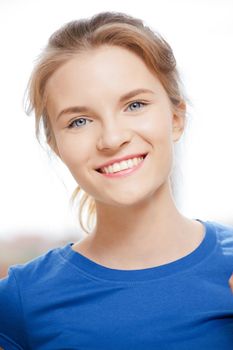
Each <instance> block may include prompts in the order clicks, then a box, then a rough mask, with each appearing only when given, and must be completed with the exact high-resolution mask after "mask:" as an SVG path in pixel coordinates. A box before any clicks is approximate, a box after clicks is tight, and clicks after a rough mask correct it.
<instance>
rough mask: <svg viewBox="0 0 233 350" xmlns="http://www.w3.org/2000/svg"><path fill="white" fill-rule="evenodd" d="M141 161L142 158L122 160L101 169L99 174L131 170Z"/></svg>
mask: <svg viewBox="0 0 233 350" xmlns="http://www.w3.org/2000/svg"><path fill="white" fill-rule="evenodd" d="M142 160H143V157H138V158H133V159H128V160H123V161H122V162H120V163H114V164H112V165H110V166H108V167H104V168H101V169H100V170H101V172H102V173H105V174H113V173H116V172H118V171H121V170H125V169H129V168H133V167H134V166H136V165H138V164H139V163H140V162H141V161H142Z"/></svg>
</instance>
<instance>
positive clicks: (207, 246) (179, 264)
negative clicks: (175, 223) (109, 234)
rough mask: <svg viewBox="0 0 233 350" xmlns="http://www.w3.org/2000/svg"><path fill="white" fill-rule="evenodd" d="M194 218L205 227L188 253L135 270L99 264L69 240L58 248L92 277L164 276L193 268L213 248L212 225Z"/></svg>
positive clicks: (138, 278) (128, 279) (130, 279)
mask: <svg viewBox="0 0 233 350" xmlns="http://www.w3.org/2000/svg"><path fill="white" fill-rule="evenodd" d="M195 220H197V221H199V222H201V223H202V224H203V225H204V228H205V233H204V238H203V239H202V241H201V243H200V244H199V246H198V247H197V248H196V249H195V250H193V251H192V252H191V253H189V254H188V255H185V256H184V257H182V258H180V259H178V260H175V261H172V262H169V263H167V264H164V265H159V266H155V267H149V268H144V269H137V270H120V269H113V268H110V267H106V266H103V265H100V264H99V263H97V262H95V261H93V260H91V259H89V258H87V257H86V256H84V255H82V254H81V253H79V252H76V251H74V250H73V249H72V245H73V244H74V243H73V242H69V243H68V244H66V245H65V246H64V247H62V248H60V253H61V254H62V255H63V257H65V259H66V260H68V261H69V262H70V263H71V264H72V265H74V266H75V267H76V268H78V269H79V271H81V272H83V273H84V274H85V275H89V277H92V278H94V279H102V280H105V281H115V282H126V283H129V282H143V281H151V280H154V279H158V278H164V277H167V276H169V275H173V274H176V273H180V272H183V271H185V270H189V269H190V268H193V267H194V266H196V265H197V264H199V263H200V262H202V261H203V260H204V259H205V258H206V257H208V256H209V255H210V254H211V252H212V251H213V250H214V249H215V246H216V243H217V237H216V232H215V230H214V226H213V225H212V224H211V222H209V221H202V220H200V219H195Z"/></svg>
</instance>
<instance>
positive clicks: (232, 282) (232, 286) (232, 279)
mask: <svg viewBox="0 0 233 350" xmlns="http://www.w3.org/2000/svg"><path fill="white" fill-rule="evenodd" d="M228 282H229V286H230V288H231V291H232V293H233V274H232V275H231V277H230V279H229V281H228Z"/></svg>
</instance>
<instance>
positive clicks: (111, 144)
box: [96, 121, 132, 151]
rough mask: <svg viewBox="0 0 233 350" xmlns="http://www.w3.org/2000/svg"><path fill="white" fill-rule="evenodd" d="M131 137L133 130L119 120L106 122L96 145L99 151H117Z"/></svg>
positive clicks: (102, 126)
mask: <svg viewBox="0 0 233 350" xmlns="http://www.w3.org/2000/svg"><path fill="white" fill-rule="evenodd" d="M131 138H132V132H131V131H130V130H129V128H126V127H124V126H123V127H122V125H120V124H119V122H117V121H111V122H105V123H103V124H102V125H101V132H100V136H99V138H98V141H97V145H96V147H97V149H98V150H99V151H105V150H106V151H107V150H109V151H110V150H113V151H115V150H117V149H118V148H120V147H122V146H123V145H125V144H127V143H129V142H130V140H131Z"/></svg>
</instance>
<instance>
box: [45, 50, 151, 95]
mask: <svg viewBox="0 0 233 350" xmlns="http://www.w3.org/2000/svg"><path fill="white" fill-rule="evenodd" d="M131 79H133V81H137V80H139V79H140V80H145V81H153V82H155V80H157V77H156V76H155V74H153V73H152V72H151V71H150V70H149V69H148V67H147V66H146V64H145V62H144V61H143V59H142V58H140V57H139V56H138V55H136V54H135V53H134V52H132V51H130V50H129V49H126V48H122V47H118V46H109V45H102V46H100V47H99V48H96V49H91V50H88V51H86V52H83V53H79V54H76V55H74V56H73V57H72V58H71V59H69V60H68V61H67V62H66V63H65V64H63V65H62V66H61V67H60V68H59V69H57V70H56V71H55V72H54V73H53V75H52V76H51V77H50V79H49V80H48V82H47V86H48V89H50V88H54V87H55V86H57V84H59V83H61V82H62V84H63V85H64V84H67V85H72V82H73V83H75V82H79V83H80V84H81V83H85V85H87V84H88V83H90V85H92V84H94V83H96V82H97V83H101V85H103V86H105V85H106V86H108V84H110V83H111V85H114V82H116V84H118V83H119V81H120V80H121V81H123V82H124V83H127V82H128V81H129V80H131ZM80 87H82V86H80Z"/></svg>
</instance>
